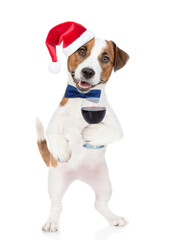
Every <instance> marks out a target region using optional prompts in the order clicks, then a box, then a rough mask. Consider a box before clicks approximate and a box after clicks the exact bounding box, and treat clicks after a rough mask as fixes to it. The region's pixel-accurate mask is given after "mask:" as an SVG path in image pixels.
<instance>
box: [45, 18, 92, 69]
mask: <svg viewBox="0 0 186 240" xmlns="http://www.w3.org/2000/svg"><path fill="white" fill-rule="evenodd" d="M94 37H95V35H94V33H93V32H92V31H91V30H87V29H86V28H85V27H83V26H82V25H80V24H79V23H75V22H64V23H61V24H59V25H57V26H55V27H54V28H52V29H51V30H50V31H49V33H48V36H47V39H46V45H47V48H48V51H49V53H50V56H51V58H52V63H51V64H50V65H49V67H48V69H49V71H50V72H52V73H58V72H60V69H61V67H60V64H59V62H57V55H56V46H57V45H60V44H61V43H62V42H63V46H62V47H63V53H64V54H65V55H66V56H67V57H68V56H70V55H71V54H72V53H74V52H75V51H76V50H77V49H78V48H80V47H81V46H82V45H84V44H85V43H87V42H88V41H90V40H91V39H92V38H94Z"/></svg>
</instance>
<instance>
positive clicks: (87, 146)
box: [83, 143, 104, 149]
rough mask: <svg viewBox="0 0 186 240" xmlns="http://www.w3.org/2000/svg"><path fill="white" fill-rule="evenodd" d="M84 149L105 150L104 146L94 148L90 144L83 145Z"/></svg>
mask: <svg viewBox="0 0 186 240" xmlns="http://www.w3.org/2000/svg"><path fill="white" fill-rule="evenodd" d="M83 147H84V148H88V149H100V148H103V147H104V145H97V146H92V145H89V144H87V143H84V144H83Z"/></svg>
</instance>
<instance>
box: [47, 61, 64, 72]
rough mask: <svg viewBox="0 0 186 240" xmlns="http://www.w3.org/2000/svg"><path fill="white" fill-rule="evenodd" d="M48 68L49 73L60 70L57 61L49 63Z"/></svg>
mask: <svg viewBox="0 0 186 240" xmlns="http://www.w3.org/2000/svg"><path fill="white" fill-rule="evenodd" d="M48 70H49V71H50V72H51V73H58V72H60V70H61V66H60V63H59V62H52V63H50V64H49V66H48Z"/></svg>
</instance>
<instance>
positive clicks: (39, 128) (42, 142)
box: [36, 118, 50, 167]
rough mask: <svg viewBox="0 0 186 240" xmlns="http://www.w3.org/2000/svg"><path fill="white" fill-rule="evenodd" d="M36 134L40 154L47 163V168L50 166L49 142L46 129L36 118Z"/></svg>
mask: <svg viewBox="0 0 186 240" xmlns="http://www.w3.org/2000/svg"><path fill="white" fill-rule="evenodd" d="M36 132H37V145H38V148H39V152H40V154H41V156H42V158H43V160H44V162H45V163H46V165H47V167H49V166H50V151H49V149H48V146H47V141H46V138H45V133H44V128H43V124H42V123H41V121H40V120H39V119H38V118H36Z"/></svg>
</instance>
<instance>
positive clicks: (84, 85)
mask: <svg viewBox="0 0 186 240" xmlns="http://www.w3.org/2000/svg"><path fill="white" fill-rule="evenodd" d="M72 78H73V80H74V82H75V84H76V87H77V89H79V90H80V91H81V92H88V91H90V89H91V88H93V87H94V86H95V85H92V84H90V83H89V82H86V81H83V80H79V79H76V78H75V77H74V73H73V72H72Z"/></svg>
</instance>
